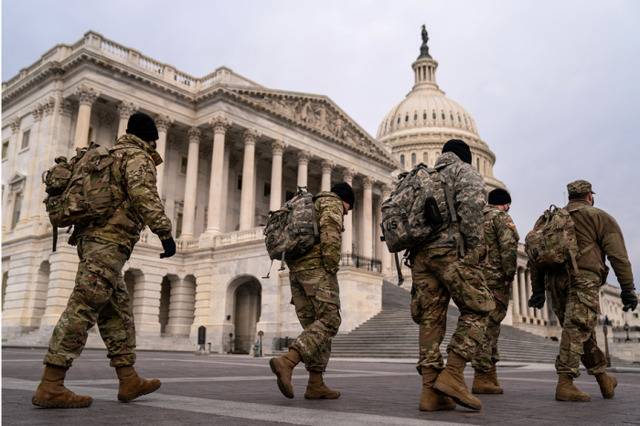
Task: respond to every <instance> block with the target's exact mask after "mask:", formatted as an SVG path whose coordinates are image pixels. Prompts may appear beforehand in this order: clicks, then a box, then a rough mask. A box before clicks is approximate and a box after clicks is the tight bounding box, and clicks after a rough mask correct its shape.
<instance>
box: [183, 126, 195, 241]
mask: <svg viewBox="0 0 640 426" xmlns="http://www.w3.org/2000/svg"><path fill="white" fill-rule="evenodd" d="M199 151H200V129H198V128H197V127H192V128H190V129H189V151H188V154H187V179H186V181H185V185H184V208H183V211H182V235H180V238H181V239H189V238H193V237H194V222H195V213H196V196H197V195H198V154H199Z"/></svg>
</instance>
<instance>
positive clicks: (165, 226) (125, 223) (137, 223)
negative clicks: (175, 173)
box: [77, 134, 171, 253]
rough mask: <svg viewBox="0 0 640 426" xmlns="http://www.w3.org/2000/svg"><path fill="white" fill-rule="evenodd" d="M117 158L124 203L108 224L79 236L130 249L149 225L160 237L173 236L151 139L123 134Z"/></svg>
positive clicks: (115, 152)
mask: <svg viewBox="0 0 640 426" xmlns="http://www.w3.org/2000/svg"><path fill="white" fill-rule="evenodd" d="M111 154H112V155H113V156H114V158H115V161H114V163H113V166H112V173H113V174H114V179H115V181H116V182H118V183H120V189H121V192H120V193H119V194H117V195H116V198H120V206H119V207H118V208H117V209H116V211H115V212H114V214H113V215H112V216H111V217H110V218H109V220H107V222H106V223H105V224H104V225H101V226H90V227H88V228H86V229H81V230H78V232H77V236H78V237H84V238H89V239H93V240H98V241H99V240H103V241H108V242H113V243H116V244H119V245H120V246H122V247H123V248H124V249H125V250H126V251H127V252H128V253H131V251H132V250H133V247H134V246H135V244H136V243H137V242H138V239H139V238H140V232H141V231H142V230H143V229H144V227H145V226H149V228H150V229H151V231H152V232H153V233H154V234H156V235H158V237H160V239H166V238H169V237H171V221H170V220H169V218H168V217H167V215H166V214H165V213H164V206H163V205H162V201H161V200H160V196H159V195H158V188H157V186H156V166H157V165H158V164H160V163H161V162H162V158H160V155H159V154H158V153H157V152H156V151H155V149H153V148H152V147H151V146H150V145H149V144H148V143H146V142H144V141H143V140H142V139H139V138H138V137H136V136H133V135H129V134H126V135H124V136H121V137H120V138H119V139H118V141H117V142H116V145H115V146H114V147H113V148H112V150H111Z"/></svg>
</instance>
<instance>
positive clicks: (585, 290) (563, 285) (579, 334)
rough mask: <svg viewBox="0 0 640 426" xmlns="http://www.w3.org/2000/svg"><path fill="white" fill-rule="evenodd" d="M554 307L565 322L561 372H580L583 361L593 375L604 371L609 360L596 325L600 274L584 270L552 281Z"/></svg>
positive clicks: (559, 362) (558, 362)
mask: <svg viewBox="0 0 640 426" xmlns="http://www.w3.org/2000/svg"><path fill="white" fill-rule="evenodd" d="M547 284H548V290H549V293H550V295H551V301H552V306H553V310H554V312H555V314H556V316H557V317H558V320H559V321H560V324H561V325H562V337H561V339H560V353H559V354H558V357H557V358H556V371H557V373H558V374H563V373H564V374H569V375H570V376H572V377H578V376H579V375H580V372H579V367H580V360H582V363H583V364H584V366H585V367H586V368H587V371H588V372H589V374H599V373H604V371H605V368H606V366H607V360H606V357H605V355H604V353H602V351H601V350H600V348H598V343H597V342H596V333H595V328H596V325H597V324H598V313H599V311H600V277H598V276H597V275H596V274H594V273H592V272H588V271H580V272H579V273H578V275H577V276H575V277H572V278H571V279H570V278H568V276H557V277H554V278H552V279H549V280H548V283H547Z"/></svg>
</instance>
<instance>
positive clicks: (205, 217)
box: [204, 207, 209, 230]
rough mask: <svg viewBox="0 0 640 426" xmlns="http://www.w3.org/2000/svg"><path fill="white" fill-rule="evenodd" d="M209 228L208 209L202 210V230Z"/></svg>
mask: <svg viewBox="0 0 640 426" xmlns="http://www.w3.org/2000/svg"><path fill="white" fill-rule="evenodd" d="M208 226H209V208H208V207H205V208H204V229H205V230H206V229H207V227H208Z"/></svg>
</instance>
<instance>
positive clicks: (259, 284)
mask: <svg viewBox="0 0 640 426" xmlns="http://www.w3.org/2000/svg"><path fill="white" fill-rule="evenodd" d="M423 37H424V35H423ZM437 66H438V63H437V62H436V61H435V60H433V59H432V58H431V56H430V55H429V53H428V48H427V47H426V43H423V46H422V49H421V55H420V57H419V58H418V59H417V60H416V61H415V62H414V63H413V70H414V73H415V84H414V86H413V89H412V90H411V92H410V93H409V94H408V95H407V97H406V98H405V99H404V100H403V101H402V102H400V104H398V105H397V106H396V107H394V108H393V109H391V111H390V112H389V113H388V114H387V116H386V117H385V118H384V119H383V121H382V122H381V124H380V126H379V129H378V135H377V138H373V137H372V136H370V135H369V134H368V133H367V132H366V131H365V130H363V129H362V128H361V127H360V126H359V125H358V124H357V123H356V122H355V121H354V120H353V119H351V118H350V117H349V116H348V115H347V114H346V113H345V112H344V111H343V110H342V109H340V107H339V106H338V105H336V104H335V103H334V102H333V101H332V100H331V99H329V98H327V97H326V96H322V95H315V94H308V93H296V92H290V91H286V90H279V89H270V88H266V87H263V86H261V85H260V84H258V83H255V82H253V81H251V80H249V79H247V78H245V77H243V76H241V75H239V74H237V73H235V72H233V71H232V70H230V69H228V68H226V67H220V68H218V69H216V70H215V71H214V72H212V73H211V74H209V75H206V76H204V77H202V78H196V77H193V76H191V75H189V74H186V73H184V72H181V71H179V70H177V69H176V68H174V67H173V66H171V65H168V64H163V63H160V62H158V61H156V60H154V59H152V58H150V57H147V56H145V55H143V54H142V53H140V52H138V51H137V50H135V49H132V48H128V47H125V46H122V45H119V44H118V43H115V42H113V41H111V40H108V39H106V38H104V37H103V36H102V35H100V34H97V33H95V32H88V33H86V34H85V35H84V37H83V38H82V39H80V40H79V41H78V42H76V43H74V44H72V45H64V44H58V45H56V46H55V47H53V48H52V49H51V50H49V51H48V52H46V53H45V54H44V55H42V56H41V57H40V59H39V60H38V61H36V62H35V63H34V64H32V65H30V66H29V67H27V68H24V69H23V70H21V71H20V73H19V74H18V75H16V76H15V77H13V78H11V79H10V80H8V81H6V82H4V83H3V85H2V102H3V111H2V211H3V217H2V274H3V275H2V335H3V343H5V344H22V345H42V344H46V343H47V341H48V338H49V336H50V333H51V330H52V328H53V326H54V325H55V324H56V322H57V320H58V317H59V315H60V314H61V313H62V311H63V310H64V308H65V306H66V303H67V299H68V297H69V295H70V293H71V290H72V289H73V286H74V279H75V272H76V268H77V262H78V260H77V256H76V253H75V248H74V247H70V246H69V245H68V244H66V234H64V232H61V236H60V241H59V243H58V250H57V251H56V252H52V250H51V247H52V240H51V238H52V230H51V226H50V225H49V221H48V217H47V215H46V212H45V210H44V204H43V203H42V200H43V199H44V186H43V185H42V182H41V175H42V173H43V172H44V171H45V170H46V169H47V168H48V167H49V166H50V165H51V164H52V163H53V160H54V158H55V157H57V156H61V155H64V156H71V155H73V152H74V148H76V147H82V146H86V145H87V143H88V142H89V141H95V142H97V143H98V144H101V145H105V146H112V145H113V143H114V141H115V140H116V137H117V136H118V135H121V134H122V133H123V132H124V130H125V128H126V123H127V120H128V118H129V116H130V115H131V114H132V113H133V112H135V111H143V112H146V113H148V114H150V115H152V116H153V117H155V119H156V123H157V125H158V131H159V135H160V139H159V140H158V143H157V146H158V151H159V153H160V154H161V155H162V157H163V158H164V163H163V165H161V166H160V167H158V190H159V193H160V195H161V198H162V199H163V202H164V203H165V208H166V211H167V214H168V216H169V218H170V219H171V220H172V223H173V227H174V235H175V237H176V239H177V242H178V253H177V254H176V256H174V257H172V258H170V259H163V260H160V259H159V258H158V255H159V253H160V252H161V251H162V248H161V245H160V241H159V240H158V239H157V237H155V236H154V235H153V234H151V233H150V232H149V231H148V229H147V230H145V232H144V233H143V235H142V238H141V241H140V242H139V243H138V245H137V246H136V248H135V250H134V253H133V255H132V257H131V259H130V260H129V261H128V262H127V264H126V265H125V268H124V277H125V282H126V284H127V287H128V289H129V292H130V296H131V301H132V306H133V312H134V317H135V323H136V333H137V337H138V346H139V347H140V348H157V349H179V348H182V349H193V348H194V347H195V342H196V339H197V332H198V327H200V326H204V327H206V332H207V339H206V340H207V342H211V349H212V350H213V351H217V352H227V351H230V350H234V351H236V352H248V351H249V350H250V347H251V345H252V344H253V342H254V341H255V339H256V334H257V332H258V331H262V332H263V333H264V336H263V341H264V344H265V347H264V350H265V352H270V351H271V350H272V346H273V344H274V343H273V342H275V340H276V338H279V337H284V336H293V335H296V334H297V333H298V332H299V330H300V325H299V323H298V320H297V318H296V316H295V312H294V309H293V306H292V305H291V304H290V300H291V293H290V289H289V281H288V274H287V271H286V270H284V271H281V270H278V267H279V265H278V262H276V264H275V265H274V266H273V267H272V268H271V273H270V276H269V278H264V277H265V275H266V274H267V272H269V269H270V263H271V262H270V260H269V258H268V256H267V254H266V251H265V249H264V242H263V235H262V232H263V225H264V223H265V221H266V217H267V215H268V212H269V210H274V209H277V208H279V207H280V205H281V204H282V202H283V201H284V200H286V199H288V198H290V197H291V196H292V194H293V193H294V192H295V191H296V187H297V186H306V187H308V188H309V190H310V191H312V192H317V191H320V190H328V189H329V188H330V186H331V184H332V183H335V182H338V181H342V180H344V181H347V182H350V183H351V184H352V185H353V187H354V191H355V192H356V200H357V202H356V208H355V209H354V211H352V212H351V213H350V214H349V216H347V219H346V222H345V232H344V234H343V259H342V267H341V269H340V272H339V275H338V277H339V281H340V291H341V301H342V316H343V322H342V325H341V328H340V332H341V333H346V332H349V331H351V330H353V329H354V328H355V327H357V326H358V325H360V324H362V323H363V322H364V321H366V320H368V319H369V318H371V317H372V316H374V315H375V314H377V313H378V312H379V311H380V310H381V306H382V294H381V287H382V283H383V278H384V277H388V278H391V277H392V275H393V274H394V269H393V268H392V266H393V265H392V262H391V256H390V254H389V253H388V252H387V250H386V249H385V246H384V244H383V243H382V242H380V239H379V236H380V231H379V227H378V226H377V224H378V223H379V218H380V204H381V201H382V200H383V199H384V198H385V197H386V196H387V195H388V193H389V191H390V188H391V186H392V184H393V172H394V171H396V170H398V169H402V168H404V169H409V168H411V167H412V166H413V165H415V164H416V163H418V162H424V163H427V164H429V165H433V164H434V163H435V160H436V157H437V155H438V154H439V152H440V150H441V147H442V144H443V143H444V142H446V141H447V140H448V139H451V138H459V139H463V140H465V141H466V142H467V143H469V145H470V146H471V150H472V154H473V166H474V167H476V169H477V170H478V171H479V172H480V173H481V174H482V175H483V176H484V178H485V180H486V182H487V185H488V186H489V187H503V186H504V184H503V183H502V182H501V181H499V180H498V179H496V178H495V177H494V175H493V166H494V163H495V159H496V157H495V155H494V153H493V152H492V151H491V150H490V149H489V146H488V145H487V144H486V143H485V142H484V141H483V140H482V139H481V138H480V136H479V134H478V131H477V128H476V125H475V122H474V120H473V118H472V117H471V116H470V115H469V113H468V112H466V111H465V110H464V109H463V108H462V107H461V106H460V105H459V104H457V103H456V102H454V101H452V100H450V99H448V98H447V97H446V96H445V95H444V92H443V91H442V90H441V89H440V88H439V87H438V85H437V83H436V69H437ZM520 231H521V234H523V233H524V231H526V230H524V229H521V230H520ZM525 260H526V259H525V258H524V256H522V258H521V259H520V261H519V262H520V264H519V269H518V274H517V278H516V280H515V281H514V285H513V300H512V303H511V304H510V307H509V313H508V316H507V319H506V322H507V323H509V324H513V325H514V326H517V327H522V328H526V329H527V330H529V331H533V332H535V333H538V334H542V335H557V334H558V327H557V324H555V322H554V319H555V317H554V316H553V315H552V314H551V312H550V310H549V309H543V310H541V311H539V310H534V309H531V308H528V307H527V306H526V301H527V299H528V295H529V292H530V285H529V275H528V271H527V270H526V261H525ZM616 292H617V293H616ZM617 294H619V289H617V288H616V287H613V286H605V287H603V297H602V303H601V304H602V310H603V314H605V313H606V314H607V315H608V317H609V318H610V319H611V320H612V321H614V325H618V326H621V325H622V324H624V323H625V322H628V323H629V324H630V325H637V324H640V321H639V320H638V318H637V313H636V314H634V315H635V317H633V316H632V315H629V314H627V315H626V316H624V315H623V313H622V309H621V308H622V304H621V302H620V300H619V296H618V295H617ZM99 344H101V343H100V342H99V338H98V336H97V332H96V331H95V330H92V332H91V333H90V338H89V345H99Z"/></svg>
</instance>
